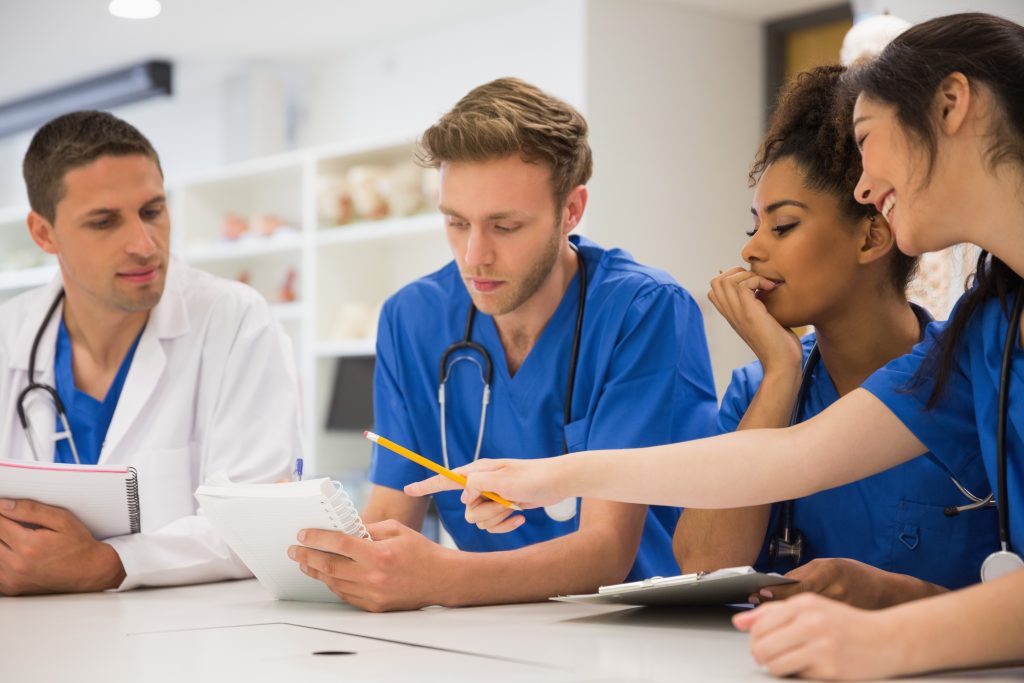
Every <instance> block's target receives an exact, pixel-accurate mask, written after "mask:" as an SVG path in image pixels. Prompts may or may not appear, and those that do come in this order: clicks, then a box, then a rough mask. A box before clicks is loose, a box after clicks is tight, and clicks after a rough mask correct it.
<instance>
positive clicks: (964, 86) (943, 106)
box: [934, 71, 971, 135]
mask: <svg viewBox="0 0 1024 683" xmlns="http://www.w3.org/2000/svg"><path fill="white" fill-rule="evenodd" d="M970 104H971V84H970V82H969V81H968V80H967V77H966V76H964V75H963V74H962V73H960V72H959V71H954V72H953V73H951V74H950V75H948V76H946V77H945V78H944V79H942V82H941V83H939V88H938V90H936V91H935V105H934V106H935V108H936V110H937V112H936V113H937V115H938V117H939V128H940V129H941V130H942V132H944V133H945V134H946V135H953V134H955V133H956V132H957V131H958V130H960V127H961V126H962V125H963V123H964V121H965V120H966V119H967V109H968V108H969V107H970Z"/></svg>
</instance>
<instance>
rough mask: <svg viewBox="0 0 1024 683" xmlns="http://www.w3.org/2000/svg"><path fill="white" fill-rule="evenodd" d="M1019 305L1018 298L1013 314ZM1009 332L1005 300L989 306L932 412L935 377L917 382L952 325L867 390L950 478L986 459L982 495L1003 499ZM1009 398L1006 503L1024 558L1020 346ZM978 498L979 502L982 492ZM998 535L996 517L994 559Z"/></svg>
mask: <svg viewBox="0 0 1024 683" xmlns="http://www.w3.org/2000/svg"><path fill="white" fill-rule="evenodd" d="M962 301H963V300H962V299H961V302H962ZM1011 303H1012V297H1011V302H1008V303H1007V307H1009V306H1010V305H1011ZM959 305H960V304H958V306H959ZM1008 325H1009V320H1008V317H1007V315H1006V314H1005V313H1004V312H1003V310H1002V306H1001V304H1000V302H999V300H998V299H992V300H990V301H987V302H986V303H984V304H983V305H982V306H981V307H979V308H978V309H977V310H976V311H975V312H974V314H973V315H972V316H971V319H970V321H969V322H968V325H967V327H966V329H965V331H964V335H963V337H962V338H961V341H960V344H959V348H958V352H957V354H956V356H955V357H956V361H957V368H955V369H954V370H953V371H952V372H951V373H950V379H949V383H948V384H947V385H946V389H945V392H944V393H943V394H942V396H941V398H940V400H939V402H938V404H937V405H936V406H935V407H934V408H932V409H931V410H926V409H925V405H926V404H927V402H928V397H929V396H930V395H931V391H932V387H933V386H934V376H931V377H928V379H927V381H925V382H924V383H923V384H922V385H920V386H916V385H913V384H912V383H911V380H912V378H913V377H914V374H915V372H916V371H917V369H918V368H919V367H920V366H921V363H922V362H923V361H924V359H925V357H926V356H927V354H928V353H929V352H930V351H931V350H932V348H933V347H934V345H935V343H936V338H937V337H938V335H939V333H940V332H942V330H943V329H945V324H944V323H938V324H933V325H930V326H929V327H928V331H927V334H926V335H925V338H924V340H923V341H922V342H921V343H920V344H918V345H917V346H915V347H914V350H913V351H911V353H909V354H907V355H906V356H903V357H902V358H897V359H896V360H894V361H892V362H891V363H889V364H888V365H886V366H885V367H884V368H882V369H881V370H879V371H878V372H877V373H875V374H874V375H872V376H871V377H870V378H869V379H868V381H867V382H865V383H864V388H865V389H867V390H868V391H870V392H871V393H872V394H874V395H875V396H877V397H878V398H879V399H880V400H881V401H882V402H883V403H884V404H885V405H886V407H888V408H889V410H891V411H892V412H893V413H894V414H895V415H896V417H898V418H899V419H900V420H901V421H902V422H903V424H905V425H906V426H907V428H908V429H910V431H912V432H913V433H914V435H915V436H916V437H917V438H918V439H920V440H921V442H923V443H924V444H925V445H926V446H927V447H928V448H930V449H931V450H932V452H933V453H934V454H935V457H936V458H937V459H938V460H939V461H940V462H941V463H942V464H943V466H945V467H947V468H948V469H949V470H951V471H953V472H957V473H961V472H969V471H973V469H974V468H975V467H976V464H975V463H976V462H977V459H978V457H979V453H980V458H981V460H982V462H983V463H984V468H985V473H986V474H987V478H988V481H987V482H986V486H985V487H983V488H981V489H980V491H981V492H983V493H987V492H988V491H990V490H991V491H996V493H997V495H998V490H997V489H998V487H997V483H996V482H997V480H998V479H997V477H998V475H997V469H996V468H997V466H996V462H997V461H996V420H997V419H998V415H999V410H998V403H997V401H998V397H999V368H1000V364H1001V361H1002V355H1003V343H1004V341H1005V340H1006V329H1007V327H1008ZM1009 398H1010V400H1009V414H1008V424H1007V430H1006V456H1007V473H1008V476H1007V494H1008V497H1009V500H1008V501H1006V502H1007V503H1008V504H1009V517H1010V544H1011V546H1012V547H1013V549H1014V550H1016V551H1017V552H1018V553H1019V552H1021V551H1022V550H1024V440H1022V439H1024V351H1021V348H1020V346H1019V345H1018V346H1017V347H1016V348H1015V349H1014V352H1013V368H1012V371H1011V373H1010V397H1009ZM974 493H975V494H976V495H977V494H978V491H977V490H976V491H974ZM988 512H991V510H990V511H988ZM976 514H978V513H977V512H970V513H966V515H969V516H974V515H976ZM996 529H997V521H996V519H995V517H994V516H993V517H992V522H991V533H989V534H988V535H987V536H986V539H991V540H987V541H986V543H987V545H986V549H987V550H988V551H989V552H994V551H996V550H998V549H999V548H998V536H997V535H996V533H995V530H996Z"/></svg>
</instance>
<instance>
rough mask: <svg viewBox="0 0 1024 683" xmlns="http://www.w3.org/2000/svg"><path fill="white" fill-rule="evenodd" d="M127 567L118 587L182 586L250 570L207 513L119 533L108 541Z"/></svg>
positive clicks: (243, 575) (241, 575)
mask: <svg viewBox="0 0 1024 683" xmlns="http://www.w3.org/2000/svg"><path fill="white" fill-rule="evenodd" d="M106 542H107V543H108V544H109V545H110V546H111V547H112V548H113V549H114V550H115V551H117V554H118V556H119V558H120V560H121V563H122V564H123V567H124V572H125V578H124V581H122V582H121V583H120V584H119V585H118V586H116V588H117V589H118V590H130V589H133V588H138V587H140V586H179V585H187V584H193V583H205V582H209V581H223V580H225V579H240V578H246V577H249V576H251V575H252V574H251V572H250V571H249V570H248V568H246V566H245V565H244V564H243V563H242V562H241V560H239V559H238V558H237V557H236V556H235V555H234V554H233V553H232V552H231V550H230V549H229V548H228V545H227V543H225V542H224V540H223V539H222V538H221V537H220V535H219V534H217V533H216V532H215V531H214V530H213V528H212V527H211V526H210V523H209V520H207V519H206V517H203V516H199V515H193V516H189V517H182V518H180V519H177V520H175V521H173V522H171V523H170V524H168V525H167V526H165V527H163V528H161V529H159V530H158V531H156V532H153V533H141V534H131V535H129V536H117V537H114V538H110V539H107V541H106Z"/></svg>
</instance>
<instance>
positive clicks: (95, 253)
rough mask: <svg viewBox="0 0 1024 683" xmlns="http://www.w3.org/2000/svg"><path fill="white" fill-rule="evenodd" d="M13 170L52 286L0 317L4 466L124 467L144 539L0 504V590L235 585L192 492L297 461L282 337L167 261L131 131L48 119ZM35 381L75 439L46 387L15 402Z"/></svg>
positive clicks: (234, 573)
mask: <svg viewBox="0 0 1024 683" xmlns="http://www.w3.org/2000/svg"><path fill="white" fill-rule="evenodd" d="M24 175H25V182H26V186H27V189H28V195H29V203H30V205H31V209H32V210H31V212H30V213H29V216H28V229H29V232H30V234H31V236H32V239H33V240H34V241H35V242H36V244H38V245H39V247H40V248H41V249H42V250H43V251H45V252H47V253H50V254H55V255H56V257H57V261H58V263H59V264H60V275H59V277H58V278H56V280H55V281H54V282H52V283H51V284H49V285H47V286H44V287H41V288H39V289H36V290H33V291H30V292H26V293H24V294H22V295H20V296H18V297H16V298H14V299H12V300H10V301H8V302H6V303H4V304H3V305H0V457H2V458H14V459H19V460H40V461H43V462H54V461H56V462H75V461H79V460H80V461H81V462H82V463H98V464H100V465H103V464H111V465H113V464H119V465H124V464H128V465H131V466H133V467H135V468H136V469H137V470H138V476H139V489H140V490H139V498H140V507H141V522H142V529H141V533H138V534H133V535H129V536H121V537H115V538H110V539H106V540H105V541H103V542H101V541H98V540H96V539H94V538H93V537H92V536H91V535H90V534H89V532H88V531H87V530H86V528H85V527H84V526H83V525H82V523H81V522H80V521H79V520H78V519H76V518H75V517H74V516H73V515H72V514H70V513H69V512H67V511H66V510H63V509H62V508H59V507H52V506H48V505H43V504H41V503H39V502H36V501H30V500H7V499H3V500H0V595H20V594H31V593H53V592H79V591H95V590H108V589H121V590H124V589H129V588H135V587H137V586H143V585H149V586H156V585H173V584H184V583H195V582H202V581H214V580H220V579H227V578H239V577H244V576H248V575H249V572H248V570H247V569H246V568H245V566H244V565H242V564H241V563H240V562H239V561H238V559H237V558H235V557H234V556H233V555H232V554H231V552H230V551H229V549H228V547H227V545H226V544H225V543H224V542H223V541H222V540H221V539H220V538H219V537H218V536H217V534H216V533H215V532H214V531H213V530H212V528H211V527H210V525H209V524H208V522H207V520H206V519H205V518H204V517H202V516H200V515H198V514H197V511H196V502H195V500H194V498H193V497H192V492H193V491H194V490H195V488H196V486H197V485H198V484H200V483H202V482H203V481H204V479H205V478H206V477H207V476H209V475H210V474H212V473H214V472H218V471H223V472H224V473H226V474H227V476H228V477H229V478H231V479H232V480H234V481H246V482H260V481H262V482H269V481H274V480H278V479H281V478H282V477H285V476H287V473H288V471H289V469H290V463H291V461H292V458H293V457H295V456H296V455H298V449H299V417H298V396H297V387H296V381H295V373H294V362H293V359H292V356H291V350H290V344H289V343H288V340H287V338H286V337H285V335H284V333H283V332H282V331H281V330H280V328H279V327H278V325H277V324H276V323H275V322H274V320H273V318H272V317H271V314H270V311H269V308H268V306H267V304H266V302H265V301H264V300H263V299H262V298H261V297H260V296H259V295H258V294H257V293H256V292H254V291H253V290H251V289H249V288H247V287H245V286H243V285H240V284H237V283H232V282H228V281H225V280H221V279H218V278H215V277H213V276H211V275H208V274H206V273H203V272H200V271H197V270H194V269H192V268H189V267H188V266H186V265H184V264H182V263H179V262H176V261H173V260H171V259H170V255H169V250H168V245H169V237H170V219H169V216H168V212H167V199H166V196H165V193H164V187H163V173H162V170H161V168H160V162H159V158H158V156H157V153H156V151H155V150H154V149H153V147H152V145H150V143H149V141H148V140H147V139H146V138H145V137H144V136H143V135H142V134H141V133H139V131H138V130H136V129H135V128H134V127H132V126H131V125H129V124H127V123H125V122H124V121H121V120H120V119H117V118H116V117H114V116H111V115H109V114H105V113H101V112H76V113H73V114H68V115H65V116H62V117H59V118H57V119H54V120H53V121H51V122H50V123H48V124H46V125H45V126H43V127H42V128H41V129H40V130H39V131H38V132H37V133H36V135H35V137H34V138H33V140H32V142H31V144H30V146H29V149H28V152H27V153H26V155H25V162H24ZM62 293H63V294H62ZM51 308H52V314H50V315H48V312H50V311H51ZM37 335H38V339H37ZM30 367H34V375H33V376H31V377H30V370H29V369H30ZM32 381H34V382H36V383H40V384H45V385H46V386H48V387H52V388H53V390H54V391H55V393H56V394H57V395H58V396H59V397H60V398H61V402H62V404H63V406H64V408H65V411H66V413H67V419H68V422H69V423H70V433H71V437H70V438H68V436H67V434H66V433H65V430H64V429H63V428H60V429H58V417H57V413H56V410H55V402H54V401H53V400H52V399H51V396H50V395H49V394H48V392H47V390H44V389H35V390H32V391H30V392H29V393H28V394H27V395H26V396H25V397H24V398H23V399H22V396H21V395H22V392H23V390H24V389H25V388H26V387H27V386H28V385H29V383H30V382H32ZM19 405H22V406H23V407H24V412H25V416H26V418H27V422H28V429H27V431H26V430H25V429H23V427H22V424H21V422H20V419H19V415H18V413H19ZM55 435H56V436H57V437H58V438H57V439H56V440H55V438H54V437H55Z"/></svg>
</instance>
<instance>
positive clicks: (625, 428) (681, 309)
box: [369, 235, 716, 580]
mask: <svg viewBox="0 0 1024 683" xmlns="http://www.w3.org/2000/svg"><path fill="white" fill-rule="evenodd" d="M570 239H571V240H572V241H573V242H574V243H575V244H577V245H578V246H579V249H580V251H581V253H582V255H583V258H584V259H585V262H586V265H587V270H588V279H589V287H588V289H587V299H586V313H585V314H584V321H583V333H582V336H581V340H580V351H579V365H578V369H577V373H576V387H575V391H574V394H573V405H572V422H570V423H569V424H568V425H563V417H564V416H563V412H564V401H565V390H566V382H567V379H568V373H569V360H570V354H571V347H572V341H573V333H574V329H575V323H576V312H577V303H578V301H579V293H580V285H579V276H577V277H576V278H574V279H573V282H572V283H571V284H570V286H569V288H568V290H567V291H566V293H565V295H564V297H563V298H562V301H561V303H560V304H559V306H558V308H557V309H556V310H555V312H554V314H553V315H552V317H551V319H550V320H549V322H548V324H547V326H546V327H545V328H544V331H543V332H542V333H541V335H540V337H539V338H538V340H537V342H536V344H535V346H534V347H533V349H532V350H531V351H530V353H529V355H528V356H527V358H526V360H525V361H524V362H523V364H522V366H521V367H520V368H519V370H518V372H516V374H515V376H514V377H510V376H509V372H508V367H507V365H506V362H505V353H504V350H503V347H502V345H501V342H500V340H499V338H498V332H497V329H496V328H495V326H494V320H493V318H491V316H489V315H485V314H483V313H478V314H477V317H476V322H475V324H474V326H473V333H472V339H473V340H474V341H476V342H478V343H480V344H481V345H483V347H484V348H485V349H487V351H488V353H489V354H490V356H491V358H492V359H493V363H494V378H493V382H492V387H491V403H490V406H489V407H488V410H487V424H486V429H485V431H484V438H483V447H482V449H481V453H480V457H482V458H543V457H549V456H553V455H556V454H559V453H561V452H562V439H563V437H564V439H565V441H566V443H567V444H568V448H569V450H570V451H581V450H593V449H609V448H627V447H641V446H651V445H657V444H664V443H671V442H675V441H684V440H687V439H694V438H698V437H704V436H708V435H710V434H711V433H713V431H714V420H715V410H716V405H715V392H714V383H713V380H712V375H711V365H710V360H709V357H708V349H707V342H706V340H705V337H704V325H703V320H702V316H701V313H700V310H699V309H698V308H697V305H696V303H695V302H694V300H693V298H692V297H691V296H690V295H689V294H688V293H687V292H686V291H685V290H683V288H682V287H680V286H679V285H678V284H677V283H676V282H675V281H674V280H673V279H672V278H671V277H670V276H669V275H668V274H666V273H664V272H662V271H660V270H656V269H653V268H648V267H646V266H642V265H639V264H637V263H636V262H635V261H633V259H632V257H631V256H630V255H629V254H628V253H626V252H624V251H622V250H619V249H611V250H605V249H602V248H601V247H599V246H598V245H597V244H595V243H594V242H592V241H590V240H587V239H585V238H582V237H579V236H575V235H574V236H572V237H570ZM469 305H470V298H469V293H468V292H467V291H466V287H465V285H464V284H463V282H462V280H461V278H460V277H459V271H458V268H457V267H456V265H455V264H454V263H450V264H448V265H447V266H445V267H444V268H442V269H441V270H439V271H437V272H435V273H433V274H431V275H428V276H426V277H424V278H421V279H420V280H417V281H416V282H413V283H412V284H410V285H408V286H406V287H405V288H403V289H402V290H401V291H399V292H398V293H397V294H396V295H394V296H393V297H392V298H391V299H389V300H388V301H387V302H386V303H385V304H384V309H383V312H382V313H381V319H380V327H379V331H378V335H377V365H376V374H375V377H374V397H373V398H374V417H375V431H376V432H378V433H380V434H381V435H383V436H386V437H388V438H389V439H391V440H392V441H396V442H398V443H400V444H402V445H404V446H407V447H409V448H411V449H412V450H414V451H416V452H418V453H421V454H423V455H424V456H425V457H428V458H430V459H432V460H434V461H436V462H439V463H440V462H441V461H442V457H441V431H440V430H441V425H440V412H439V409H438V402H437V388H438V382H439V364H440V360H441V355H442V354H443V353H444V351H445V349H446V348H447V347H448V345H450V344H451V343H453V342H455V341H457V340H461V339H462V337H463V333H464V328H465V323H466V314H467V311H468V310H469ZM482 392H483V383H482V381H481V378H480V371H479V370H478V369H477V367H476V365H474V364H473V363H469V362H460V363H457V364H455V365H454V367H453V368H452V371H451V376H450V377H449V380H448V384H447V386H446V396H447V403H446V406H447V407H446V413H447V416H446V421H447V434H448V454H449V458H450V461H451V462H450V464H451V466H452V467H458V466H460V465H464V464H466V463H467V462H469V461H470V460H471V459H472V457H473V451H474V448H475V445H476V438H477V431H478V428H479V421H480V408H481V395H482ZM427 476H430V472H428V471H427V470H425V469H424V468H422V467H420V466H418V465H416V464H415V463H412V462H410V461H408V460H406V459H405V458H402V457H399V456H396V455H395V454H394V453H391V452H389V451H387V450H383V449H381V448H379V447H374V451H373V460H372V462H371V464H370V475H369V477H370V480H371V481H372V482H373V483H375V484H379V485H381V486H387V487H390V488H394V489H401V488H402V487H403V486H404V485H405V484H408V483H411V482H414V481H418V480H420V479H424V478H426V477H427ZM435 502H436V504H437V508H438V510H439V512H440V517H441V521H442V523H443V524H444V526H445V528H446V529H447V530H448V532H449V533H450V534H451V536H452V538H453V539H454V540H455V542H456V543H457V544H458V547H459V548H461V549H462V550H468V551H494V550H511V549H515V548H521V547H523V546H527V545H530V544H533V543H540V542H542V541H547V540H550V539H552V538H555V537H558V536H562V535H564V534H568V533H571V532H573V531H575V530H576V529H577V528H578V527H579V514H577V515H576V516H575V517H574V518H573V519H571V520H569V521H566V522H557V521H555V520H553V519H551V518H550V517H548V516H547V514H546V513H545V512H544V511H543V510H528V511H526V513H525V515H526V520H527V521H526V523H525V524H523V525H522V526H520V527H519V528H518V529H516V530H515V531H513V532H510V533H506V534H491V533H488V532H486V531H481V530H479V529H477V528H476V527H475V526H473V525H471V524H468V523H466V521H465V518H464V514H465V506H464V505H462V503H460V502H459V492H458V491H449V492H444V493H441V494H438V495H436V496H435ZM678 518H679V509H678V508H667V507H652V508H650V510H649V511H648V514H647V519H646V523H645V525H644V531H643V536H642V540H641V543H640V549H639V552H638V555H637V558H636V563H635V565H634V566H633V568H632V570H631V571H630V574H629V579H630V580H634V579H640V578H645V577H648V576H654V575H661V576H670V575H673V574H678V573H679V566H678V564H677V563H676V561H675V558H674V556H673V554H672V533H673V531H674V530H675V526H676V521H677V520H678Z"/></svg>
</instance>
